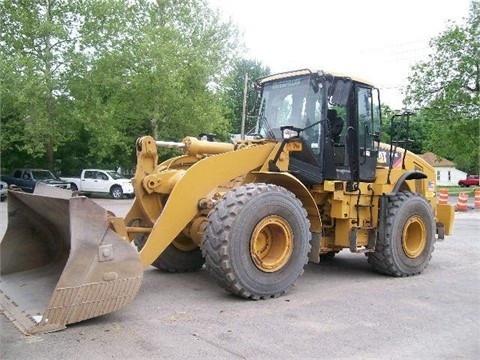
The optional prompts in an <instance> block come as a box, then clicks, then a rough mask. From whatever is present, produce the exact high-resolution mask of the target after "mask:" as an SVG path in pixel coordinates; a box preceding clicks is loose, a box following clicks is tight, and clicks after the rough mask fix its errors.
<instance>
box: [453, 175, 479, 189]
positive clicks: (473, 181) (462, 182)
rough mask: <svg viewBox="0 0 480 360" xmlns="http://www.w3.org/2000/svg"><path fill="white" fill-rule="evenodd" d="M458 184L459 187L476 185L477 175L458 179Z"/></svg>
mask: <svg viewBox="0 0 480 360" xmlns="http://www.w3.org/2000/svg"><path fill="white" fill-rule="evenodd" d="M458 185H460V186H461V187H469V186H478V185H479V179H478V175H468V176H467V178H466V179H462V180H458Z"/></svg>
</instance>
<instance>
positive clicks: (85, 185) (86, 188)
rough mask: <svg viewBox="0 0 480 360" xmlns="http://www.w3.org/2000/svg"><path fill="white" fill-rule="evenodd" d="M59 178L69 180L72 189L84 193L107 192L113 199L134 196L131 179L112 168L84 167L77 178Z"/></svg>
mask: <svg viewBox="0 0 480 360" xmlns="http://www.w3.org/2000/svg"><path fill="white" fill-rule="evenodd" d="M61 179H62V180H64V181H67V182H69V183H70V187H71V189H72V190H73V191H79V192H81V193H83V194H86V195H90V194H107V195H108V194H109V195H110V196H111V197H112V198H114V199H121V198H123V196H126V197H133V196H134V191H133V185H132V182H131V180H130V179H127V178H125V177H123V176H122V175H120V174H119V173H117V172H115V171H114V170H101V169H84V170H82V173H81V175H80V177H79V178H78V177H73V178H69V177H62V178H61Z"/></svg>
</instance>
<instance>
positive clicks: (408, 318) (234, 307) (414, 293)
mask: <svg viewBox="0 0 480 360" xmlns="http://www.w3.org/2000/svg"><path fill="white" fill-rule="evenodd" d="M94 200H95V201H96V202H98V203H99V204H101V205H102V206H104V207H105V208H107V209H108V210H111V211H113V212H114V213H116V214H117V215H120V216H121V215H124V214H125V213H126V212H127V211H128V208H129V205H130V202H131V201H132V200H109V199H94ZM6 209H7V205H6V203H5V202H3V203H1V204H0V235H1V236H2V237H3V232H4V231H5V224H6V221H7V220H6V219H7V211H6ZM479 265H480V211H478V210H470V211H467V212H464V213H457V214H456V222H455V230H454V235H453V236H451V237H447V239H446V240H445V241H443V242H439V243H437V244H436V247H435V251H434V253H433V257H432V261H431V262H430V265H429V266H428V268H427V269H426V270H425V272H424V273H422V274H421V275H419V276H415V277H411V278H391V277H387V276H382V275H379V274H377V273H374V272H373V271H371V270H370V268H369V266H368V264H367V261H366V258H365V256H363V255H357V254H352V253H350V252H347V251H343V252H341V253H340V254H338V255H337V256H336V257H335V258H334V259H333V260H332V261H329V262H324V263H321V264H312V263H310V264H308V265H307V267H306V269H305V273H304V275H303V276H302V277H301V278H300V279H299V280H298V282H297V283H296V285H295V286H294V287H293V288H292V289H291V290H290V291H289V292H288V293H287V294H286V295H284V296H282V297H280V298H277V299H270V300H264V301H248V300H244V299H239V298H236V297H234V296H231V295H230V294H228V293H227V292H225V291H224V290H222V289H221V288H220V287H219V286H217V285H216V283H215V282H214V281H213V280H212V279H210V278H209V276H208V274H207V272H206V271H205V270H201V271H199V272H195V273H186V274H167V273H162V272H159V271H157V270H155V269H154V268H147V269H146V270H145V275H144V282H143V284H142V286H141V288H140V292H139V294H138V295H137V297H136V298H135V300H134V301H133V302H132V303H130V304H129V305H128V306H127V307H126V308H125V309H122V310H119V311H117V312H114V313H111V314H108V315H105V316H102V317H99V318H95V319H90V320H87V321H84V322H82V323H78V324H74V325H70V326H68V327H67V329H66V330H63V331H60V332H56V333H50V334H42V335H35V336H25V335H23V334H21V333H20V332H19V331H17V330H16V328H14V327H13V325H11V324H10V322H9V321H8V320H7V319H6V318H5V317H4V316H2V315H0V327H1V345H0V358H1V359H4V360H10V359H12V360H13V359H67V358H69V359H89V358H90V359H113V358H115V359H200V358H202V359H319V358H324V359H478V358H480V342H479V339H480V325H479V324H480V322H479V320H478V313H479V309H480V306H479V305H480V282H479V278H480V266H479Z"/></svg>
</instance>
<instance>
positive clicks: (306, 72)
mask: <svg viewBox="0 0 480 360" xmlns="http://www.w3.org/2000/svg"><path fill="white" fill-rule="evenodd" d="M315 73H317V74H324V75H332V76H334V77H340V78H345V79H352V80H353V81H355V82H359V83H362V84H365V85H368V86H371V87H375V86H374V85H373V84H371V83H370V82H369V81H366V80H365V79H361V78H358V77H355V76H350V75H347V74H342V73H337V72H333V71H324V70H317V69H299V70H292V71H286V72H281V73H277V74H272V75H269V76H266V77H264V78H261V79H259V80H258V84H260V85H261V84H264V83H267V82H270V81H274V80H281V79H287V78H292V77H297V76H302V75H310V74H315Z"/></svg>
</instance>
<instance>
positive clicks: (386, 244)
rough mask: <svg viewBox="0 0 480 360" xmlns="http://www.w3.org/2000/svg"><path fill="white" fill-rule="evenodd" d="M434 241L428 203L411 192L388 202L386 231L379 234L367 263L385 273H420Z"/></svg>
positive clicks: (393, 274)
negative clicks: (381, 235)
mask: <svg viewBox="0 0 480 360" xmlns="http://www.w3.org/2000/svg"><path fill="white" fill-rule="evenodd" d="M434 243H435V217H434V215H433V212H432V208H431V206H430V204H429V202H428V201H427V200H426V199H425V198H424V197H422V196H420V195H418V194H414V193H411V192H401V193H399V194H398V195H396V196H395V197H394V198H393V199H391V200H390V201H389V204H388V207H387V218H386V224H385V234H384V236H383V237H380V236H379V239H377V244H376V246H375V252H373V253H370V254H369V256H368V263H369V264H370V265H371V266H372V267H373V269H374V270H375V271H378V272H380V273H382V274H386V275H390V276H395V277H405V276H412V275H416V274H419V273H421V272H422V271H423V270H424V269H425V268H426V267H427V265H428V263H429V261H430V259H431V257H432V252H433V247H434Z"/></svg>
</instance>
